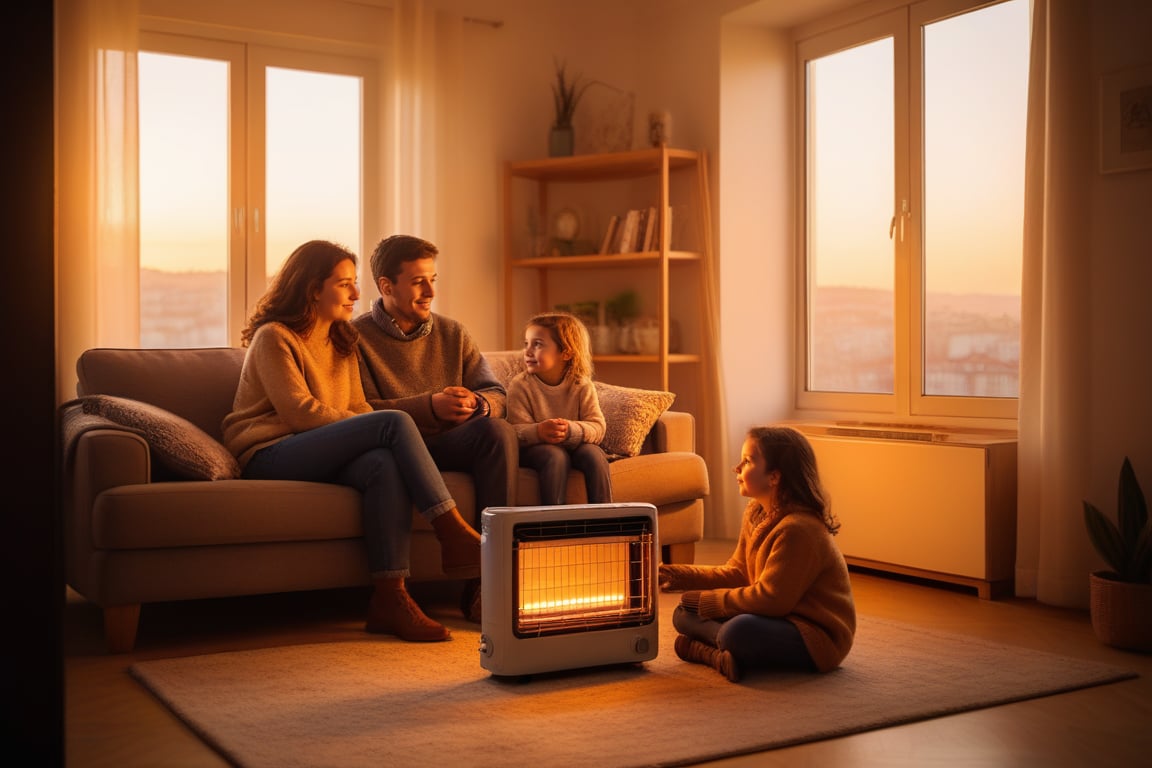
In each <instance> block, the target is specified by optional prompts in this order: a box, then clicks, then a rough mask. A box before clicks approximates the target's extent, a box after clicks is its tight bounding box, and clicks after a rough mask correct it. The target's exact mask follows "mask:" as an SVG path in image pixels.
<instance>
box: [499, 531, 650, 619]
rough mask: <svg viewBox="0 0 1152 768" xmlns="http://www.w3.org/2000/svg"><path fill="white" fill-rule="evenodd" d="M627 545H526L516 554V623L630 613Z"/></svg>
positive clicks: (592, 541)
mask: <svg viewBox="0 0 1152 768" xmlns="http://www.w3.org/2000/svg"><path fill="white" fill-rule="evenodd" d="M628 544H629V542H628V541H625V540H621V539H618V538H615V537H612V538H603V539H586V540H581V541H579V542H578V543H573V542H563V543H561V544H557V543H555V542H541V543H536V542H530V543H525V544H522V545H521V547H520V552H519V574H518V579H519V592H520V600H519V611H520V618H521V619H525V618H531V619H533V620H537V621H547V620H548V618H549V617H553V618H555V619H556V620H558V621H559V620H563V619H565V618H571V617H572V616H573V615H589V614H604V613H616V612H621V611H626V610H628V599H627V595H626V594H625V590H626V586H627V584H628V580H629V576H630V571H629V567H630V561H629V554H630V553H629V546H628Z"/></svg>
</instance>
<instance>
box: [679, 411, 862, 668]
mask: <svg viewBox="0 0 1152 768" xmlns="http://www.w3.org/2000/svg"><path fill="white" fill-rule="evenodd" d="M735 472H736V483H737V485H738V486H739V487H740V495H741V496H746V497H748V498H749V502H748V505H747V506H746V507H745V509H744V519H743V522H742V524H741V527H740V536H739V539H738V540H737V542H736V550H735V551H734V552H733V553H732V556H731V557H729V558H728V562H727V563H725V564H724V565H719V566H705V565H663V564H662V565H661V566H660V586H661V588H662V589H665V590H687V591H685V592H684V594H683V595H682V596H681V598H680V605H679V606H677V608H676V610H675V611H674V612H673V614H672V624H673V626H675V627H676V629H677V630H679V632H680V635H679V636H678V637H677V638H676V643H675V649H676V655H677V656H679V657H680V658H681V659H683V660H684V661H690V662H695V663H697V664H705V665H707V666H711V667H712V668H714V669H715V670H716V671H718V672H720V673H721V674H723V675H724V676H725V677H727V678H728V679H729V680H730V681H732V682H736V681H738V680H739V679H740V677H741V674H742V673H743V672H744V671H745V670H748V669H754V668H761V669H765V668H774V669H801V670H809V671H813V672H827V671H829V670H831V669H834V668H835V667H837V666H838V665H839V664H840V662H841V661H843V659H844V657H845V656H847V655H848V650H849V649H850V648H851V647H852V640H853V638H854V636H855V633H856V609H855V606H854V604H853V600H852V587H851V584H850V583H849V580H848V566H847V565H846V564H845V563H844V558H843V556H842V555H841V554H840V550H839V549H838V548H837V547H836V544H835V542H833V540H832V537H833V536H834V535H835V534H836V532H837V531H838V530H839V528H840V524H839V523H838V522H837V521H836V519H835V517H833V515H832V513H831V511H830V510H829V508H828V503H827V501H826V500H825V494H824V489H823V487H822V485H821V483H820V477H819V475H818V473H817V471H816V456H815V454H814V453H813V452H812V446H811V444H810V443H809V442H808V440H807V438H805V437H804V436H803V435H802V434H800V433H799V432H797V431H796V430H794V429H791V428H789V427H756V428H753V429H752V430H750V431H749V432H748V436H747V439H745V441H744V446H743V448H742V450H741V453H740V463H739V464H737V465H736V467H735Z"/></svg>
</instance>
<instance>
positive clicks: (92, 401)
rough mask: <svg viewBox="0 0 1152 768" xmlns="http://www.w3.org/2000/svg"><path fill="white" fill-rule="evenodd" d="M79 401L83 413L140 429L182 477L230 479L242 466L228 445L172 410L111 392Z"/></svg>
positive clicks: (160, 459) (155, 451)
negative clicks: (117, 395) (114, 394)
mask: <svg viewBox="0 0 1152 768" xmlns="http://www.w3.org/2000/svg"><path fill="white" fill-rule="evenodd" d="M79 402H80V405H81V407H82V408H83V410H84V413H86V414H89V415H94V416H102V417H103V418H105V419H108V420H109V421H111V422H114V423H116V424H118V425H120V426H122V427H125V428H127V429H131V430H134V431H136V432H139V433H140V434H141V435H143V437H144V439H145V440H147V441H148V447H149V449H150V450H151V451H152V455H153V456H155V457H156V460H157V461H158V462H160V463H161V464H163V465H164V466H165V467H167V468H168V469H170V470H172V472H174V473H176V474H177V475H178V476H180V477H182V478H187V479H189V480H228V479H232V478H237V477H239V476H240V466H239V465H238V464H237V463H236V458H235V457H234V456H233V455H232V454H231V453H230V452H229V451H228V449H227V448H225V447H224V446H223V445H221V444H220V443H219V442H217V441H216V440H214V439H213V438H211V437H209V436H208V434H207V433H205V432H204V430H202V429H200V428H199V427H197V426H196V425H195V424H193V423H192V422H190V421H188V420H187V419H184V418H182V417H180V416H177V415H176V414H174V413H172V412H170V411H166V410H164V409H163V408H160V407H158V406H155V405H151V404H149V403H143V402H140V401H139V400H132V399H129V398H125V397H114V396H112V395H88V396H86V397H81V398H79Z"/></svg>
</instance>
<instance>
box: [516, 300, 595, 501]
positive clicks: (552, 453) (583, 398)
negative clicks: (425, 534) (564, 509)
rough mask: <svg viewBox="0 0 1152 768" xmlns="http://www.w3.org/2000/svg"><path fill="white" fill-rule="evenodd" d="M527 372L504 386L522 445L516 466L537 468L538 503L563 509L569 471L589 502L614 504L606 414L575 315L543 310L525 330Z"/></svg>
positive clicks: (585, 339)
mask: <svg viewBox="0 0 1152 768" xmlns="http://www.w3.org/2000/svg"><path fill="white" fill-rule="evenodd" d="M524 367H525V368H526V370H525V371H524V372H523V373H520V374H517V375H516V377H515V378H513V379H512V380H511V381H510V382H508V406H507V408H508V411H507V419H508V422H509V423H510V424H511V425H512V428H513V429H514V430H515V431H516V437H517V440H518V441H519V443H520V466H522V467H529V468H531V469H534V470H536V474H537V477H538V478H539V483H540V503H541V504H545V505H556V504H563V503H564V502H565V498H566V496H567V491H568V472H569V470H570V469H573V468H574V469H577V470H579V471H580V472H582V473H583V475H584V487H585V489H586V490H587V493H588V502H589V503H591V504H598V503H607V502H610V501H612V480H611V477H610V476H609V473H608V457H607V455H606V454H605V453H604V451H603V449H602V448H601V447H600V441H601V440H603V439H604V430H605V426H606V425H605V422H604V413H603V411H601V410H600V400H599V399H598V398H597V396H596V388H595V386H593V384H592V349H591V344H590V343H589V340H588V329H587V328H585V327H584V323H583V322H581V320H580V318H578V317H576V316H575V315H571V314H568V313H567V312H544V313H541V314H539V315H536V316H535V317H533V318H532V319H531V320H529V321H528V325H527V327H526V328H525V329H524Z"/></svg>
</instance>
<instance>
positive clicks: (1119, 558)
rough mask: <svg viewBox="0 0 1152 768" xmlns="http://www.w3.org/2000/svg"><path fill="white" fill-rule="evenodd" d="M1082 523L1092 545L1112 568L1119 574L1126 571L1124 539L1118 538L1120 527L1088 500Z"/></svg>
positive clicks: (1085, 503) (1085, 504)
mask: <svg viewBox="0 0 1152 768" xmlns="http://www.w3.org/2000/svg"><path fill="white" fill-rule="evenodd" d="M1084 525H1085V527H1086V528H1087V529H1088V538H1089V539H1090V540H1091V541H1092V546H1094V547H1095V548H1096V551H1097V552H1098V553H1100V556H1101V557H1103V558H1104V560H1105V561H1106V562H1107V563H1108V565H1110V566H1111V567H1112V570H1114V571H1116V573H1119V574H1123V573H1124V572H1125V571H1127V570H1128V569H1127V568H1126V567H1125V565H1126V560H1127V557H1126V553H1125V551H1124V541H1123V539H1121V538H1120V529H1119V528H1117V527H1116V525H1115V523H1113V522H1112V521H1111V520H1109V519H1108V518H1106V517H1105V516H1104V513H1102V512H1101V511H1100V510H1099V509H1097V508H1096V506H1095V505H1093V504H1092V503H1091V502H1088V501H1085V502H1084Z"/></svg>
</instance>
